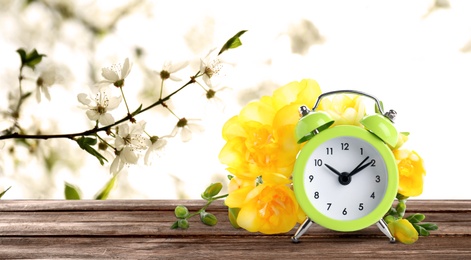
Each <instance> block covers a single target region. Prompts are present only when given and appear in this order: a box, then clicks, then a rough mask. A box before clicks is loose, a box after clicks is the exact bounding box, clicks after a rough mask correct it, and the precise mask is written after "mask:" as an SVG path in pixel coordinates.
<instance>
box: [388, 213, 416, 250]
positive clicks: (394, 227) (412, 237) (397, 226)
mask: <svg viewBox="0 0 471 260" xmlns="http://www.w3.org/2000/svg"><path fill="white" fill-rule="evenodd" d="M388 228H389V231H391V234H392V235H393V236H394V237H395V238H396V239H397V240H398V241H399V242H401V243H404V244H412V243H414V242H415V241H417V239H419V233H418V232H417V230H415V228H414V226H412V224H411V223H410V222H409V221H408V220H407V219H398V220H396V221H393V222H391V223H389V224H388Z"/></svg>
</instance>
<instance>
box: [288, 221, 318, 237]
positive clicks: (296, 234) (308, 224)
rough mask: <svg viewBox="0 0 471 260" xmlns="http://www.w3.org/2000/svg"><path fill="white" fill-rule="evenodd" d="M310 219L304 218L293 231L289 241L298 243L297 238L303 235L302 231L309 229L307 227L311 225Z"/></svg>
mask: <svg viewBox="0 0 471 260" xmlns="http://www.w3.org/2000/svg"><path fill="white" fill-rule="evenodd" d="M312 223H313V222H312V220H311V219H310V218H309V217H307V218H306V220H304V222H303V223H302V224H301V226H299V228H298V230H296V233H294V236H292V237H291V241H292V242H293V243H299V238H300V237H301V236H302V235H304V233H305V232H306V231H307V230H308V229H309V227H310V226H311V225H312Z"/></svg>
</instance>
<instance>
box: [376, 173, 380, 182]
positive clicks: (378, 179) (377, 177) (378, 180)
mask: <svg viewBox="0 0 471 260" xmlns="http://www.w3.org/2000/svg"><path fill="white" fill-rule="evenodd" d="M375 182H376V183H380V182H381V177H380V176H379V175H376V179H375Z"/></svg>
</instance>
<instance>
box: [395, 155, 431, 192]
mask: <svg viewBox="0 0 471 260" xmlns="http://www.w3.org/2000/svg"><path fill="white" fill-rule="evenodd" d="M393 153H394V157H395V158H396V162H397V166H398V170H399V190H398V193H400V194H401V195H404V196H407V197H411V196H419V195H420V194H422V189H423V176H425V168H424V162H423V160H422V158H421V157H420V156H419V155H418V154H417V153H416V152H415V151H409V150H406V149H399V150H393Z"/></svg>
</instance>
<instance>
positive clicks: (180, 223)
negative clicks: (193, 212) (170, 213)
mask: <svg viewBox="0 0 471 260" xmlns="http://www.w3.org/2000/svg"><path fill="white" fill-rule="evenodd" d="M177 222H178V227H179V228H181V229H187V228H189V227H190V223H189V222H188V220H187V219H179V220H178V221H177Z"/></svg>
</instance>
